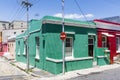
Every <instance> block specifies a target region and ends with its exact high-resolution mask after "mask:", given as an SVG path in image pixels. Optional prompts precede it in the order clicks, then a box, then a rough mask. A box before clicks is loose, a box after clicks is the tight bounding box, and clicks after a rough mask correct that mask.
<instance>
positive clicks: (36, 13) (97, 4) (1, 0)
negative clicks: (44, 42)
mask: <svg viewBox="0 0 120 80" xmlns="http://www.w3.org/2000/svg"><path fill="white" fill-rule="evenodd" d="M21 1H22V0H0V10H1V11H0V20H2V21H12V20H25V19H26V14H25V13H26V12H25V11H26V9H25V8H24V7H23V8H22V6H21ZM29 1H30V2H32V3H33V6H32V7H31V8H30V12H29V13H30V15H29V16H30V19H40V18H42V17H43V16H45V15H51V16H61V12H62V10H61V0H29ZM77 2H78V3H79V5H80V7H81V9H82V12H83V13H84V15H85V16H86V17H87V19H88V20H90V19H98V18H105V17H112V16H120V0H77ZM65 17H66V18H71V19H78V20H85V18H84V17H83V14H82V13H81V11H80V10H79V8H78V6H77V5H76V3H75V1H74V0H65Z"/></svg>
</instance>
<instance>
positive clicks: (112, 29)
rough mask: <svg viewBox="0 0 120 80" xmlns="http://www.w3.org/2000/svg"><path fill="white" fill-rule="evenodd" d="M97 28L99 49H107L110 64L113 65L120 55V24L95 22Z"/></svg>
mask: <svg viewBox="0 0 120 80" xmlns="http://www.w3.org/2000/svg"><path fill="white" fill-rule="evenodd" d="M94 22H95V23H96V27H97V34H98V47H100V48H106V50H105V52H109V53H110V56H109V57H110V63H111V64H113V63H114V60H115V58H116V55H117V54H119V53H120V24H119V23H115V22H110V21H105V20H97V19H96V20H94Z"/></svg>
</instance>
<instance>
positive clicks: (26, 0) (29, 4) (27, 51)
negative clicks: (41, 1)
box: [22, 0, 32, 71]
mask: <svg viewBox="0 0 120 80" xmlns="http://www.w3.org/2000/svg"><path fill="white" fill-rule="evenodd" d="M22 5H23V6H25V7H26V11H27V38H26V40H27V42H26V46H27V49H26V55H27V65H26V66H27V71H29V45H28V43H29V7H31V6H32V4H31V3H29V1H28V0H25V1H22Z"/></svg>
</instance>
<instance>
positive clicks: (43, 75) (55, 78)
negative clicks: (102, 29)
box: [6, 57, 120, 80]
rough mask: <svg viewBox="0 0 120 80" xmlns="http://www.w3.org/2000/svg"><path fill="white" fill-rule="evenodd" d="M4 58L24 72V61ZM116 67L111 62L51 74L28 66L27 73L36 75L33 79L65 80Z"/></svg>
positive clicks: (117, 65)
mask: <svg viewBox="0 0 120 80" xmlns="http://www.w3.org/2000/svg"><path fill="white" fill-rule="evenodd" d="M6 59H8V60H9V62H10V63H11V64H13V65H14V66H16V67H18V68H20V69H21V70H23V71H25V72H26V64H25V63H22V62H17V61H15V60H11V59H9V58H8V57H6ZM118 67H120V63H118V64H112V65H105V66H96V67H93V68H88V69H81V70H74V71H69V72H66V73H65V74H62V73H61V74H58V75H53V74H51V73H49V72H47V71H44V70H41V69H38V68H34V67H33V66H30V69H31V72H29V74H30V75H32V76H34V77H36V79H35V80H67V79H70V78H74V77H78V76H83V75H88V74H92V73H99V72H102V71H105V70H110V69H115V68H118Z"/></svg>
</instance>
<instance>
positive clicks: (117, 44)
mask: <svg viewBox="0 0 120 80" xmlns="http://www.w3.org/2000/svg"><path fill="white" fill-rule="evenodd" d="M117 40H118V42H117ZM119 45H120V37H119V36H117V37H116V51H119Z"/></svg>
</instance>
